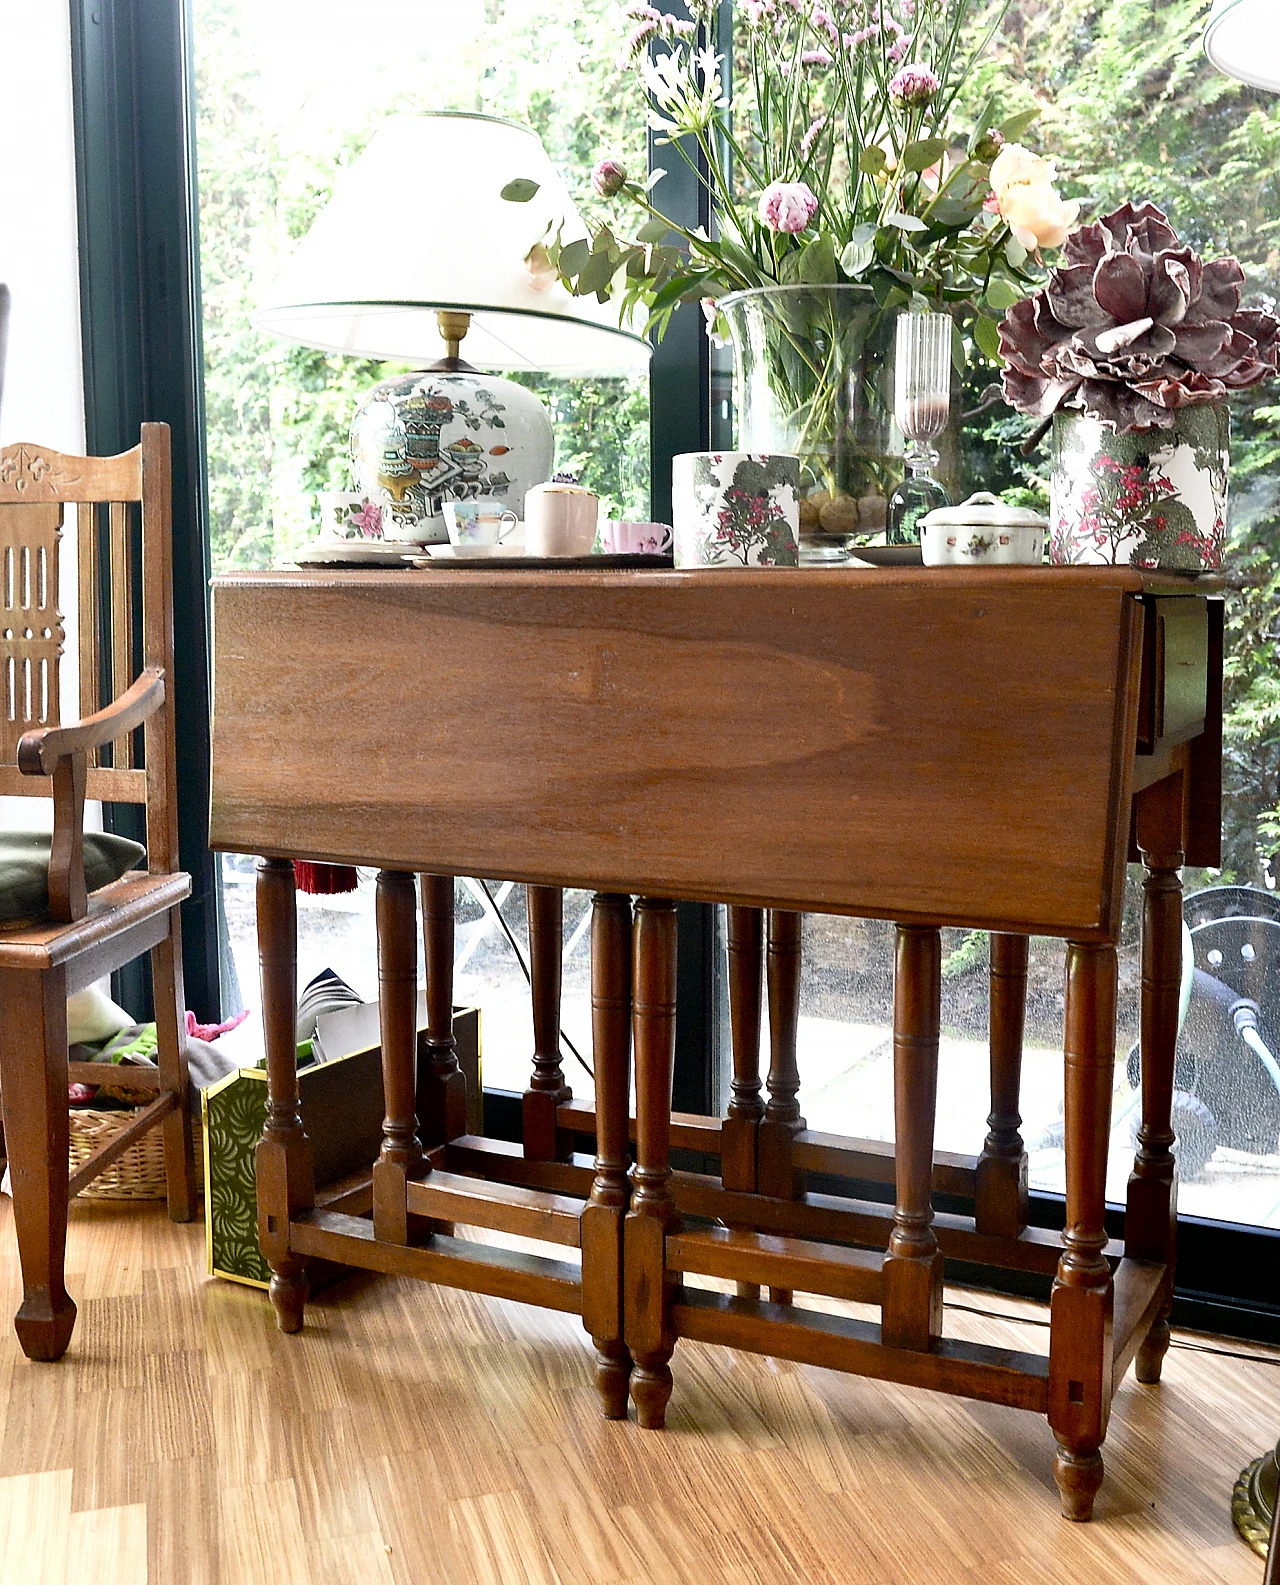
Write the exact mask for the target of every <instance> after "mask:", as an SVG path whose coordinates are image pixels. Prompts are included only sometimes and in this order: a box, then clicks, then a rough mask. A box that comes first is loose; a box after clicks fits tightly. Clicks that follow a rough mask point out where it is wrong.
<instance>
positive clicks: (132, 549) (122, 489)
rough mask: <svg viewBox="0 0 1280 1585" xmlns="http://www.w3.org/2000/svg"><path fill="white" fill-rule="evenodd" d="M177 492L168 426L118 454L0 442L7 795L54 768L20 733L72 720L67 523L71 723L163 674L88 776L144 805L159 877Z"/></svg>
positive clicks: (2, 743)
mask: <svg viewBox="0 0 1280 1585" xmlns="http://www.w3.org/2000/svg"><path fill="white" fill-rule="evenodd" d="M170 503H171V482H170V463H169V426H168V425H167V424H144V425H143V426H142V438H141V442H140V444H139V445H137V446H135V447H134V448H133V449H132V450H131V451H125V452H121V454H120V455H119V456H116V457H72V456H65V455H63V453H61V452H57V451H51V450H49V449H48V448H45V447H40V446H33V445H30V444H27V443H20V444H18V445H13V446H5V447H4V448H3V449H0V794H7V795H16V796H31V795H35V796H38V797H46V798H48V797H50V796H51V795H52V791H53V789H52V786H51V783H52V778H51V777H49V776H40V775H36V776H33V775H31V774H28V773H23V772H21V771H20V770H19V768H18V744H19V741H20V740H21V738H22V736H23V734H24V733H26V732H30V731H33V730H34V729H36V728H39V727H48V726H60V725H62V724H64V723H63V721H62V711H63V705H64V700H63V697H62V685H61V673H62V659H63V654H64V650H65V647H66V632H65V628H64V624H63V615H62V606H61V602H60V599H59V547H60V545H61V542H62V538H63V535H64V533H66V532H71V533H73V534H74V535H75V543H76V565H77V587H78V596H79V598H78V643H77V654H78V661H79V668H78V669H79V679H80V682H79V695H80V696H79V700H78V713H72V714H71V715H70V720H72V721H74V720H77V719H79V720H83V719H84V718H85V717H87V716H90V715H93V714H94V713H95V712H97V711H98V710H100V709H102V708H103V707H104V706H106V705H108V704H110V703H111V702H112V701H113V700H115V699H117V698H119V696H120V695H121V694H122V693H124V692H125V690H126V689H127V688H129V687H130V685H131V684H133V683H134V682H135V681H136V680H137V679H138V678H139V677H140V676H141V675H142V674H143V673H148V674H150V675H155V674H157V673H158V674H161V675H163V677H164V682H165V700H164V703H163V704H162V705H161V707H160V708H159V709H158V710H157V711H156V712H155V713H154V714H153V715H151V716H149V717H148V719H147V720H146V721H145V722H144V724H143V725H142V726H141V727H140V728H139V729H138V730H137V731H134V732H130V733H128V734H127V735H125V736H123V737H121V738H119V739H117V740H116V741H115V742H114V743H111V744H109V745H107V746H106V747H105V748H103V749H96V750H90V752H89V756H88V767H87V775H86V783H85V794H86V795H87V796H88V797H89V798H97V799H101V800H103V801H104V802H108V803H131V804H141V805H144V806H145V809H146V822H147V858H148V867H149V869H150V870H151V872H152V873H153V874H162V873H168V872H172V871H174V870H176V869H177V867H178V826H177V809H176V805H175V802H174V785H175V767H174V733H173V714H172V705H173V701H172V688H173V556H172V546H171V542H170V541H171V532H172V520H171V504H170ZM68 506H74V508H75V511H74V514H69V513H68V512H67V510H66V509H67V507H68ZM139 739H141V741H140V742H139Z"/></svg>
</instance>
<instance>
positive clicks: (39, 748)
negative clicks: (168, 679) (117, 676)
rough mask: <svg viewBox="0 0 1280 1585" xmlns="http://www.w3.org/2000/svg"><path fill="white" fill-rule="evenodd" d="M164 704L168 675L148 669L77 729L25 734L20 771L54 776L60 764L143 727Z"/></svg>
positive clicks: (55, 728) (53, 728) (50, 728)
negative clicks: (72, 755) (73, 755)
mask: <svg viewBox="0 0 1280 1585" xmlns="http://www.w3.org/2000/svg"><path fill="white" fill-rule="evenodd" d="M163 703H164V671H163V670H162V669H161V668H160V667H159V666H147V667H144V668H143V670H142V672H141V673H140V674H139V676H138V679H137V681H136V682H135V683H133V684H132V685H131V686H130V687H129V688H126V689H125V691H124V693H122V694H121V695H120V697H119V698H118V699H116V700H114V701H113V702H112V703H111V704H109V705H108V706H107V707H106V709H105V710H99V711H98V712H97V713H96V714H95V715H88V716H86V717H85V718H84V720H83V721H81V722H79V723H78V724H77V725H76V726H46V727H38V728H37V729H36V730H35V731H34V732H24V733H23V734H22V736H21V738H19V740H18V769H19V770H20V771H21V772H22V774H23V775H24V776H51V775H52V774H53V771H54V767H55V766H56V765H57V763H58V761H59V760H63V759H66V758H67V756H68V755H70V754H87V753H88V752H89V750H90V749H95V748H101V747H102V745H103V744H104V743H113V742H115V740H116V739H117V738H122V737H124V736H125V735H126V733H129V732H132V731H133V729H134V728H135V727H138V726H141V725H142V723H143V722H144V721H145V720H146V719H147V717H148V716H149V715H154V714H155V712H156V711H157V710H158V709H159V708H160V706H161V705H162V704H163Z"/></svg>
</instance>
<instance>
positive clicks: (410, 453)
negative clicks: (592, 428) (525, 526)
mask: <svg viewBox="0 0 1280 1585" xmlns="http://www.w3.org/2000/svg"><path fill="white" fill-rule="evenodd" d="M552 454H553V441H552V435H551V420H550V418H549V417H548V416H547V410H546V408H545V407H544V406H543V405H542V403H541V402H540V401H539V399H538V398H537V397H536V396H535V395H534V393H533V392H532V391H528V390H526V389H525V388H524V386H522V385H513V384H512V382H511V381H510V380H503V379H501V378H499V377H498V376H496V375H490V374H478V373H471V372H469V373H462V372H459V373H456V374H445V373H436V372H433V371H430V370H428V371H427V372H425V373H419V374H405V375H401V376H400V377H399V378H398V379H394V380H384V381H383V382H382V384H381V385H375V386H374V388H373V390H371V391H370V392H369V394H368V395H367V396H366V397H365V399H364V400H363V401H362V402H361V403H360V406H359V407H358V408H357V409H356V413H355V417H354V418H353V419H352V421H351V457H352V461H353V463H354V464H355V472H356V479H357V482H358V484H359V487H360V489H361V490H362V491H363V492H364V494H365V495H367V496H368V497H369V498H370V500H375V501H381V502H382V504H383V524H384V533H385V535H386V537H387V538H389V539H392V538H394V539H413V540H417V541H419V542H420V543H422V544H442V543H444V541H446V540H447V539H448V537H449V534H448V529H447V527H446V525H445V520H444V516H443V513H442V511H441V506H442V503H443V502H445V501H466V500H474V499H476V498H485V499H487V498H489V497H492V498H494V499H496V500H499V501H502V502H503V503H504V504H505V505H506V506H509V507H510V508H511V510H512V511H513V512H515V513H516V515H517V516H518V517H521V518H522V517H523V516H524V497H525V491H526V490H528V489H530V488H531V487H532V486H533V485H535V484H543V483H545V482H546V480H547V479H549V478H550V477H551V462H552Z"/></svg>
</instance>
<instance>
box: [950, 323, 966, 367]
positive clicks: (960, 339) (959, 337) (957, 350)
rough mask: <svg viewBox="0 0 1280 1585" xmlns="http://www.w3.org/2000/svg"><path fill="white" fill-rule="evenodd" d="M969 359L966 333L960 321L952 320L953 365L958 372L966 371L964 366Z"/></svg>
mask: <svg viewBox="0 0 1280 1585" xmlns="http://www.w3.org/2000/svg"><path fill="white" fill-rule="evenodd" d="M968 361H969V354H968V353H967V352H966V351H965V345H964V335H963V333H962V332H961V330H960V321H959V320H958V319H953V320H952V321H951V366H952V368H953V369H954V370H955V371H956V373H957V374H963V373H964V366H965V364H966V363H968Z"/></svg>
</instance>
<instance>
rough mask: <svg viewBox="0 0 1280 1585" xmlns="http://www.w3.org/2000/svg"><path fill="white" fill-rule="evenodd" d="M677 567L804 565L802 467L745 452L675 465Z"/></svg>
mask: <svg viewBox="0 0 1280 1585" xmlns="http://www.w3.org/2000/svg"><path fill="white" fill-rule="evenodd" d="M671 506H672V516H673V517H674V519H675V564H676V566H677V567H796V566H798V565H799V560H800V558H799V549H798V546H799V537H798V536H799V531H800V462H799V459H798V458H796V457H785V456H776V455H770V454H768V453H764V452H746V451H693V452H687V453H685V454H684V455H683V456H679V457H675V458H673V459H672V464H671Z"/></svg>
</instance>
